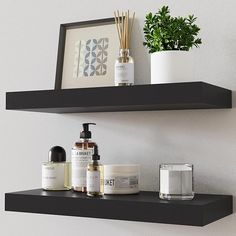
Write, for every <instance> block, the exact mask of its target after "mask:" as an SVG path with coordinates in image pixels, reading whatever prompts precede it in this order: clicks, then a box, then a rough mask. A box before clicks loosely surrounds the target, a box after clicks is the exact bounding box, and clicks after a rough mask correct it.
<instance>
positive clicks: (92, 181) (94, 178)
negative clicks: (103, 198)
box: [87, 171, 100, 193]
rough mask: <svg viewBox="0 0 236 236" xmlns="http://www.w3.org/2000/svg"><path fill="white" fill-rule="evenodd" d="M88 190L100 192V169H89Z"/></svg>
mask: <svg viewBox="0 0 236 236" xmlns="http://www.w3.org/2000/svg"><path fill="white" fill-rule="evenodd" d="M87 192H98V193H99V192H100V172H99V171H87Z"/></svg>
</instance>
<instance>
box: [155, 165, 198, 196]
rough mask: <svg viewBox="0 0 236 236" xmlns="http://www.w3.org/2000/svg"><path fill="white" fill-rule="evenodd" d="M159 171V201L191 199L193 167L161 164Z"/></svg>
mask: <svg viewBox="0 0 236 236" xmlns="http://www.w3.org/2000/svg"><path fill="white" fill-rule="evenodd" d="M159 169H160V170H159V180H160V185H159V186H160V191H159V197H160V198H161V199H166V200H191V199H193V197H194V191H193V165H191V164H161V165H160V168H159Z"/></svg>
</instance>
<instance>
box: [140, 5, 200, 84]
mask: <svg viewBox="0 0 236 236" xmlns="http://www.w3.org/2000/svg"><path fill="white" fill-rule="evenodd" d="M196 19H197V18H196V17H194V15H189V16H188V17H172V16H171V15H170V11H169V7H168V6H163V7H162V8H160V9H159V10H158V12H157V13H156V14H152V13H148V14H147V15H146V20H145V25H144V28H143V30H144V39H145V41H144V43H143V44H144V46H146V47H147V48H148V50H149V53H151V83H152V84H156V83H168V82H185V81H189V80H191V79H192V70H193V60H192V54H191V53H190V52H189V50H190V49H191V48H193V47H199V44H201V43H202V41H201V39H200V38H198V37H197V36H198V33H199V31H200V28H199V27H198V26H197V25H196V24H195V21H196Z"/></svg>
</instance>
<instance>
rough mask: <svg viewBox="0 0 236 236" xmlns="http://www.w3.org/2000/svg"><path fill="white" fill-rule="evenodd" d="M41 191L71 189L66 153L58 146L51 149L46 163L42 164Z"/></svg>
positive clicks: (69, 168)
mask: <svg viewBox="0 0 236 236" xmlns="http://www.w3.org/2000/svg"><path fill="white" fill-rule="evenodd" d="M42 189H44V190H70V189H71V163H70V162H66V152H65V150H64V149H63V148H62V147H60V146H55V147H52V148H51V149H50V150H49V155H48V162H44V163H43V164H42Z"/></svg>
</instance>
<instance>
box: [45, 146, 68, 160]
mask: <svg viewBox="0 0 236 236" xmlns="http://www.w3.org/2000/svg"><path fill="white" fill-rule="evenodd" d="M48 161H50V162H65V161H66V151H65V149H64V148H62V147H60V146H54V147H52V148H51V149H50V150H49V153H48Z"/></svg>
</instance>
